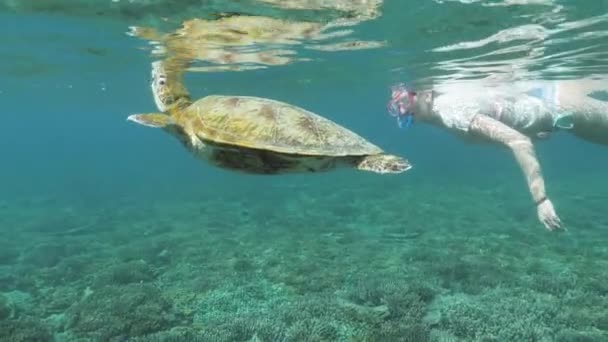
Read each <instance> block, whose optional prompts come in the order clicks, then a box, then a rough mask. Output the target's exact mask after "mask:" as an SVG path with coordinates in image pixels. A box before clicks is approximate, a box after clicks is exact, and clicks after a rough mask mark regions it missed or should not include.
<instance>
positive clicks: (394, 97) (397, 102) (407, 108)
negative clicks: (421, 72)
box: [386, 83, 416, 129]
mask: <svg viewBox="0 0 608 342" xmlns="http://www.w3.org/2000/svg"><path fill="white" fill-rule="evenodd" d="M415 96H416V92H414V91H408V90H407V88H406V87H405V84H403V83H398V84H396V85H394V86H392V87H391V100H390V101H389V102H388V103H387V105H386V108H387V109H388V112H389V114H390V115H391V116H393V117H395V118H397V124H398V125H399V128H406V129H407V128H409V127H410V126H411V125H412V123H413V122H414V111H413V107H414V101H415Z"/></svg>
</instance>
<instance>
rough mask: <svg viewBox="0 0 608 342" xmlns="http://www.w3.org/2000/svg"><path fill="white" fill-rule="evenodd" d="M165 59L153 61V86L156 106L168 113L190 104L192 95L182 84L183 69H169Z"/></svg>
mask: <svg viewBox="0 0 608 342" xmlns="http://www.w3.org/2000/svg"><path fill="white" fill-rule="evenodd" d="M167 69H168V67H167V66H166V65H165V62H163V61H155V62H152V75H151V76H152V80H151V84H150V86H151V88H152V94H153V96H154V102H155V103H156V107H158V110H160V111H161V112H164V113H167V112H171V111H172V110H174V109H182V108H185V107H187V106H189V105H190V103H191V101H190V95H189V94H188V91H187V90H186V88H185V87H184V85H183V84H182V82H181V80H180V78H181V74H182V71H181V70H167Z"/></svg>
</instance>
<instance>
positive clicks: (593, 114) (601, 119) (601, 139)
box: [570, 96, 608, 145]
mask: <svg viewBox="0 0 608 342" xmlns="http://www.w3.org/2000/svg"><path fill="white" fill-rule="evenodd" d="M572 120H573V123H574V127H573V128H572V129H571V130H570V131H571V133H573V134H574V135H576V136H577V137H579V138H581V139H584V140H587V141H590V142H593V143H596V144H601V145H608V102H606V101H600V100H596V99H593V98H591V97H588V96H587V97H585V100H583V101H581V102H580V103H579V104H578V105H577V108H576V110H573V111H572Z"/></svg>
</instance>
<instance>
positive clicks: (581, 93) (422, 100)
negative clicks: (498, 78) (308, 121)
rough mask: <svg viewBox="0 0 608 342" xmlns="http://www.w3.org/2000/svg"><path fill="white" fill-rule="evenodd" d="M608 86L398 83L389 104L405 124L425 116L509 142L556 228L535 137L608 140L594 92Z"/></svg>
mask: <svg viewBox="0 0 608 342" xmlns="http://www.w3.org/2000/svg"><path fill="white" fill-rule="evenodd" d="M606 90H608V80H606V79H601V80H600V79H580V80H559V81H522V82H515V83H508V84H495V83H489V82H484V81H467V82H462V83H454V84H443V85H440V86H435V87H433V90H424V91H420V92H414V91H410V90H408V89H406V87H405V86H404V85H403V84H397V85H396V86H393V87H392V88H391V91H392V94H391V95H392V96H391V100H390V101H389V103H388V105H387V108H388V110H389V113H391V115H393V116H395V117H397V120H398V122H399V125H400V126H401V127H405V128H407V127H409V126H411V125H412V124H413V123H415V122H426V123H429V124H432V125H435V126H438V127H440V128H444V129H447V130H449V131H451V132H454V133H456V134H458V135H460V136H461V137H463V138H466V139H467V140H471V141H486V142H492V143H497V144H500V145H502V146H505V147H507V148H509V149H510V150H511V151H512V152H513V154H514V156H515V159H516V160H517V162H518V164H519V166H520V167H521V169H522V171H523V173H524V175H525V177H526V181H527V184H528V188H529V191H530V193H531V195H532V199H533V200H534V203H535V204H536V207H537V213H538V219H539V220H540V222H541V223H542V224H543V225H544V226H545V227H546V228H547V229H548V230H551V231H553V230H556V229H559V228H561V226H562V222H561V220H560V218H559V216H558V215H557V214H556V212H555V208H554V207H553V203H552V202H551V200H550V199H549V197H548V196H547V193H546V190H545V184H544V180H543V176H542V172H541V167H540V164H539V162H538V160H537V158H536V154H535V152H534V146H533V141H534V140H536V139H546V138H548V137H550V135H551V134H552V133H554V132H556V131H567V132H570V133H572V134H574V135H575V136H577V137H579V138H582V139H584V140H587V141H590V142H593V143H596V144H602V145H606V146H608V102H606V101H602V100H600V99H598V98H594V97H592V96H593V95H594V94H595V93H602V92H604V93H605V92H606Z"/></svg>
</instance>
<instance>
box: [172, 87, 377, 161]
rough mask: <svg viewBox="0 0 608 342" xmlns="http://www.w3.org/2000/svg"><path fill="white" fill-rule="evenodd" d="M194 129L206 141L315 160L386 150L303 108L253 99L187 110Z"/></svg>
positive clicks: (216, 100)
mask: <svg viewBox="0 0 608 342" xmlns="http://www.w3.org/2000/svg"><path fill="white" fill-rule="evenodd" d="M184 114H186V117H188V118H189V120H191V122H190V123H189V125H190V127H191V129H192V130H193V131H194V132H195V133H196V135H197V136H198V137H199V138H201V139H202V140H204V141H206V142H208V143H209V142H211V143H215V144H221V145H232V146H237V147H245V148H253V149H262V150H269V151H274V152H279V153H287V154H297V155H311V156H360V155H370V154H377V153H381V152H382V150H381V149H380V148H379V147H377V146H375V145H373V144H371V143H370V142H369V141H367V140H365V139H364V138H362V137H361V136H359V135H357V134H355V133H353V132H352V131H350V130H348V129H346V128H344V127H342V126H340V125H338V124H336V123H335V122H333V121H331V120H328V119H326V118H323V117H321V116H319V115H317V114H314V113H312V112H310V111H307V110H305V109H302V108H299V107H296V106H293V105H290V104H287V103H284V102H280V101H275V100H270V99H264V98H258V97H250V96H220V95H211V96H207V97H204V98H202V99H200V100H198V101H196V102H194V103H193V104H192V105H191V106H190V107H188V108H187V109H186V113H184Z"/></svg>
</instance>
